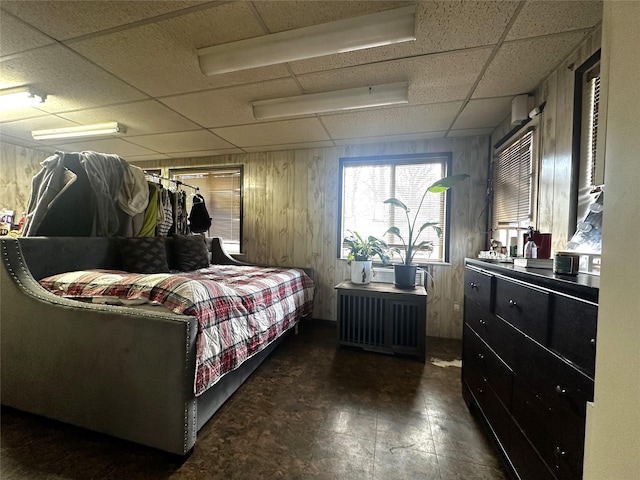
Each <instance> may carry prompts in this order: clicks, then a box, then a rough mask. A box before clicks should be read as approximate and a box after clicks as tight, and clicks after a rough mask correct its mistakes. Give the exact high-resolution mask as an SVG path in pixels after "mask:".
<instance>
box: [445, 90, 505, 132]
mask: <svg viewBox="0 0 640 480" xmlns="http://www.w3.org/2000/svg"><path fill="white" fill-rule="evenodd" d="M512 99H513V97H500V98H483V99H481V100H470V101H469V103H467V105H466V106H465V107H464V110H462V113H461V114H460V115H459V116H458V118H457V119H456V123H454V124H453V128H454V129H456V130H463V129H469V128H483V127H487V126H489V127H497V126H498V125H499V124H500V123H501V122H502V121H503V120H504V119H505V118H506V115H505V112H509V114H510V113H511V100H512Z"/></svg>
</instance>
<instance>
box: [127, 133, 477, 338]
mask: <svg viewBox="0 0 640 480" xmlns="http://www.w3.org/2000/svg"><path fill="white" fill-rule="evenodd" d="M449 151H450V152H452V153H453V171H454V172H457V173H461V172H467V173H469V174H470V175H471V176H472V178H471V181H469V182H468V183H467V182H466V184H465V185H464V186H462V187H460V188H456V189H454V191H453V201H452V203H453V207H452V208H453V210H452V217H451V218H452V225H451V233H452V243H451V265H438V266H433V267H431V268H430V271H431V273H432V275H433V277H434V286H432V285H429V293H430V296H429V306H428V309H429V313H428V322H427V334H428V335H432V336H440V337H447V338H461V335H462V314H463V312H462V306H463V285H462V276H463V261H464V257H467V256H476V255H477V253H478V251H479V250H481V249H483V248H484V238H485V217H484V213H485V209H484V206H485V190H486V177H487V167H488V155H489V138H488V137H467V138H455V139H439V140H423V141H412V142H398V143H382V144H364V145H352V146H345V147H334V148H322V149H312V150H289V151H282V152H266V153H250V154H240V155H225V156H216V157H196V158H184V159H179V160H171V161H165V160H160V161H149V162H140V163H138V165H139V166H141V167H143V168H148V169H151V168H161V169H162V172H163V175H165V176H167V175H169V169H170V168H180V167H194V166H206V165H219V166H223V165H239V164H242V165H244V185H245V189H244V223H243V230H244V231H243V247H244V251H245V252H246V260H247V261H249V262H255V263H259V264H265V265H282V266H297V267H311V268H313V269H314V271H315V273H316V282H317V288H316V302H315V309H314V316H315V317H316V318H321V319H327V320H335V318H336V317H335V292H334V286H335V285H336V284H338V283H339V282H341V281H342V280H344V279H347V278H348V267H347V265H346V262H344V261H342V260H338V259H337V258H336V257H337V228H338V225H337V221H338V193H339V192H338V190H339V185H338V165H339V159H340V158H341V157H356V156H375V155H390V154H409V153H422V152H424V153H432V152H449ZM425 188H426V186H425ZM454 304H457V306H458V307H459V308H455V309H454Z"/></svg>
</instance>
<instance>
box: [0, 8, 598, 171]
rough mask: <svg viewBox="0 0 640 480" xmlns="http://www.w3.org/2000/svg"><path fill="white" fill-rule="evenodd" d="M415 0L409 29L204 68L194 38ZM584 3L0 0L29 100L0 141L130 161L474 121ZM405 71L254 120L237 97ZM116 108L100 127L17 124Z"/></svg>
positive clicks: (467, 131) (496, 105) (542, 58)
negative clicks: (370, 43) (386, 99)
mask: <svg viewBox="0 0 640 480" xmlns="http://www.w3.org/2000/svg"><path fill="white" fill-rule="evenodd" d="M412 4H416V5H417V8H416V40H415V41H413V42H406V43H400V44H395V45H388V46H383V47H377V48H369V49H365V50H360V51H356V52H349V53H341V54H336V55H327V56H323V57H318V58H314V59H308V60H301V61H295V62H290V63H286V64H279V65H273V66H267V67H261V68H254V69H251V70H245V71H240V72H233V73H225V74H221V75H215V76H205V75H203V74H202V72H201V71H200V68H199V66H198V58H197V55H196V50H197V49H198V48H202V47H207V46H212V45H218V44H223V43H228V42H233V41H236V40H241V39H245V38H252V37H257V36H262V35H267V34H270V33H277V32H281V31H285V30H291V29H297V28H301V27H305V26H310V25H316V24H321V23H326V22H331V21H334V20H339V19H343V18H348V17H354V16H359V15H365V14H368V13H374V12H378V11H382V10H389V9H393V8H398V7H402V6H405V5H412ZM601 17H602V4H601V2H599V1H595V0H586V1H538V0H536V1H532V0H527V1H508V0H499V1H494V2H492V1H467V0H464V1H453V0H445V1H418V2H413V1H412V2H401V1H320V0H317V1H316V0H309V1H286V0H277V1H276V0H271V1H269V0H260V1H258V0H253V1H192V0H182V1H138V0H135V1H122V0H120V1H58V0H56V1H22V0H20V1H9V0H0V88H9V87H14V86H19V85H26V84H28V85H31V86H32V87H34V88H37V89H38V90H39V91H41V92H44V93H46V94H47V95H48V96H47V99H46V102H45V103H44V104H41V105H40V106H39V107H38V108H25V109H19V110H12V111H5V112H0V141H2V142H4V143H9V144H14V145H20V146H26V147H29V148H32V149H35V150H41V151H43V152H47V153H50V152H53V151H55V150H65V151H78V150H95V151H100V152H104V153H115V154H118V155H120V156H122V157H123V158H125V159H127V160H130V161H136V160H138V161H139V160H147V159H165V158H183V157H194V156H203V155H221V154H229V153H242V152H260V151H272V150H290V149H296V148H313V147H327V146H333V145H348V144H354V143H362V142H377V141H394V140H407V139H418V138H444V137H456V136H468V135H488V134H489V133H491V131H492V130H493V129H494V128H495V127H496V126H497V125H498V124H500V123H501V122H502V121H503V120H504V119H505V118H507V117H508V116H509V115H510V112H511V99H512V98H513V97H514V96H515V95H519V94H523V93H530V92H533V90H534V89H535V88H536V86H537V85H538V84H539V83H540V82H541V81H543V80H544V79H545V78H546V77H547V76H548V75H549V74H550V73H551V72H552V71H553V70H554V69H556V68H557V67H558V66H559V65H560V64H561V62H562V61H563V60H564V59H566V57H567V56H568V55H570V54H571V53H572V52H573V51H574V50H575V49H576V48H577V47H578V45H579V44H580V43H581V42H582V41H583V40H584V39H585V37H586V36H588V35H589V34H590V33H591V32H592V31H593V30H594V29H595V28H597V27H598V26H599V25H600V22H601ZM395 82H408V84H409V103H408V104H406V105H401V106H397V105H396V106H386V107H375V108H368V109H363V110H357V111H348V112H331V113H323V114H316V115H314V114H310V115H305V116H302V117H296V118H287V119H272V120H268V121H258V120H256V119H255V118H254V117H253V114H252V109H251V102H252V101H256V100H265V99H272V98H279V97H287V96H295V95H302V94H308V93H319V92H325V91H332V90H340V89H347V88H355V87H363V86H369V85H376V84H387V83H395ZM109 121H117V122H119V123H120V124H123V125H125V126H126V133H125V134H124V135H120V136H117V137H116V136H114V137H107V138H102V139H100V140H90V139H83V140H81V141H79V140H78V139H60V140H46V141H41V142H36V141H34V140H33V139H32V138H31V131H32V130H41V129H51V128H63V127H73V126H78V125H83V124H92V123H103V122H109Z"/></svg>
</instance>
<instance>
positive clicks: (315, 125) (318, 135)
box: [213, 118, 329, 148]
mask: <svg viewBox="0 0 640 480" xmlns="http://www.w3.org/2000/svg"><path fill="white" fill-rule="evenodd" d="M213 132H214V133H215V134H216V135H219V136H220V137H222V138H225V139H227V140H228V141H229V142H231V143H233V144H234V145H237V146H238V147H241V148H245V147H255V146H259V145H284V144H289V143H303V142H305V143H306V142H318V141H324V140H329V137H328V136H327V134H326V132H325V131H324V129H323V128H322V125H321V124H320V122H319V121H318V119H317V118H302V119H299V120H284V121H279V122H269V123H260V124H256V125H244V126H238V127H224V128H215V129H213Z"/></svg>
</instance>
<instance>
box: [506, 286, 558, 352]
mask: <svg viewBox="0 0 640 480" xmlns="http://www.w3.org/2000/svg"><path fill="white" fill-rule="evenodd" d="M495 314H496V315H498V316H499V317H500V318H502V319H503V320H505V321H506V322H508V323H510V324H511V325H513V326H514V327H516V328H517V329H518V330H520V331H522V332H523V333H525V334H527V335H529V336H530V337H531V338H533V339H534V340H537V341H538V342H540V343H542V344H543V345H545V344H546V343H547V325H548V317H549V294H548V293H547V292H546V291H543V290H538V289H535V288H531V287H528V286H526V285H524V284H521V283H516V282H512V281H510V280H506V279H504V278H496V300H495Z"/></svg>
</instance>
